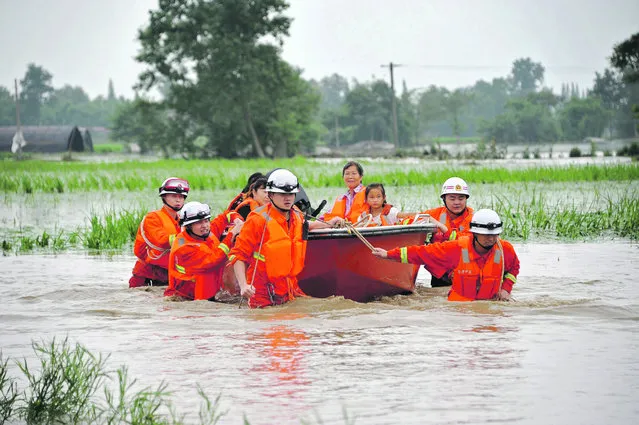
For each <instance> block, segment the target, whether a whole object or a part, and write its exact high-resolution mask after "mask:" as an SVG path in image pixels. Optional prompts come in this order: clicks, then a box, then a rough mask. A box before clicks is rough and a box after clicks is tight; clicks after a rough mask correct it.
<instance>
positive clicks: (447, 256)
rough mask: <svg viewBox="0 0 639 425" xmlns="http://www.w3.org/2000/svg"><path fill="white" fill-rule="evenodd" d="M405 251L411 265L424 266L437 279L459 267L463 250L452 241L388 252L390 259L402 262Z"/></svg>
mask: <svg viewBox="0 0 639 425" xmlns="http://www.w3.org/2000/svg"><path fill="white" fill-rule="evenodd" d="M403 250H404V252H405V254H404V255H405V258H406V260H408V262H409V263H411V264H423V265H424V267H425V268H426V270H428V272H429V273H430V274H432V275H433V276H435V277H442V276H444V275H445V274H446V273H448V272H450V271H451V270H453V269H454V268H455V267H457V263H459V256H460V255H461V248H460V246H459V244H458V243H457V241H450V242H442V243H434V244H430V245H413V246H408V247H404V248H395V249H392V250H390V251H388V258H390V259H393V260H396V261H402V254H403V253H402V251H403Z"/></svg>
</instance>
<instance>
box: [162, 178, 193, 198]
mask: <svg viewBox="0 0 639 425" xmlns="http://www.w3.org/2000/svg"><path fill="white" fill-rule="evenodd" d="M189 189H190V186H189V182H187V181H186V180H184V179H181V178H179V177H169V178H168V179H166V180H164V182H162V186H160V188H159V189H158V191H159V192H160V196H162V195H166V194H167V193H177V194H178V195H184V197H185V198H186V197H187V196H188V194H189Z"/></svg>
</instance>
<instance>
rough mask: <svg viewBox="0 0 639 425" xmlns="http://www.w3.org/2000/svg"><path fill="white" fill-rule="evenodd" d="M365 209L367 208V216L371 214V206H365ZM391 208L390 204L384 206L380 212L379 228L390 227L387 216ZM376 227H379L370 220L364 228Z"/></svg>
mask: <svg viewBox="0 0 639 425" xmlns="http://www.w3.org/2000/svg"><path fill="white" fill-rule="evenodd" d="M366 208H367V210H366V211H365V212H366V213H367V214H371V206H370V205H368V204H366ZM391 208H393V206H392V205H391V204H386V205H384V207H383V208H382V212H381V214H380V215H379V219H380V221H381V222H382V224H381V226H390V225H391V223H390V221H388V214H390V210H391ZM377 226H380V225H379V224H377V223H375V222H374V221H372V220H371V223H370V224H369V225H368V226H366V227H377Z"/></svg>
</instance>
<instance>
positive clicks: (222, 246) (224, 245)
mask: <svg viewBox="0 0 639 425" xmlns="http://www.w3.org/2000/svg"><path fill="white" fill-rule="evenodd" d="M217 247H218V248H220V249H221V250H222V251H224V253H225V254H226V256H227V257H228V256H229V252H231V250H230V248H229V247H228V246H226V244H224V243H220V244H219V245H218V246H217Z"/></svg>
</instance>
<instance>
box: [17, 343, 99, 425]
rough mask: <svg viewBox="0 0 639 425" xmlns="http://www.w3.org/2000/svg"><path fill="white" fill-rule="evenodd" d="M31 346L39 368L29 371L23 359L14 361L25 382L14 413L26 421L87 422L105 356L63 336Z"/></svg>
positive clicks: (47, 422) (93, 410)
mask: <svg viewBox="0 0 639 425" xmlns="http://www.w3.org/2000/svg"><path fill="white" fill-rule="evenodd" d="M32 346H33V351H34V352H35V354H36V357H37V358H38V360H39V363H40V365H39V366H40V367H39V370H37V371H32V369H31V368H30V367H29V364H28V362H27V360H26V359H25V360H23V361H18V362H17V363H18V367H19V368H20V370H21V371H22V373H23V374H24V376H25V378H26V380H27V383H28V387H27V389H26V390H25V392H24V396H23V400H21V401H22V403H21V404H20V405H18V408H17V412H18V416H19V417H20V418H21V419H23V420H24V421H25V422H26V423H27V424H52V423H71V424H78V423H87V422H89V423H90V422H91V419H92V418H93V417H94V412H95V409H94V405H93V403H92V402H91V398H92V397H93V395H94V394H95V393H96V391H97V390H98V388H100V387H101V386H102V384H103V380H104V378H105V377H106V372H105V370H104V368H105V361H106V358H104V357H102V355H101V354H100V355H97V356H96V355H94V354H92V353H90V352H89V351H88V350H87V349H86V348H85V347H84V346H82V345H80V344H76V345H75V346H72V345H71V344H70V343H69V341H68V339H66V338H65V339H64V340H63V341H62V342H58V341H56V340H55V339H53V340H52V341H51V342H50V343H44V342H42V343H38V342H34V343H33V344H32Z"/></svg>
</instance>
